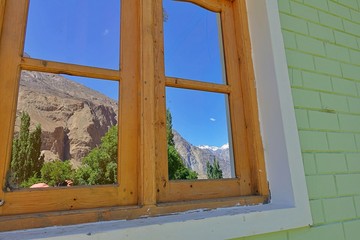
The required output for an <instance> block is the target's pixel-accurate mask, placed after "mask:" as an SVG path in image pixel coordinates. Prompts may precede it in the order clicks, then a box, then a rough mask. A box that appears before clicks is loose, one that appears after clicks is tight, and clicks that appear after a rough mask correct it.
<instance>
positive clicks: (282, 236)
mask: <svg viewBox="0 0 360 240" xmlns="http://www.w3.org/2000/svg"><path fill="white" fill-rule="evenodd" d="M233 240H287V233H286V232H275V233H269V234H261V235H255V236H251V237H246V238H237V239H233Z"/></svg>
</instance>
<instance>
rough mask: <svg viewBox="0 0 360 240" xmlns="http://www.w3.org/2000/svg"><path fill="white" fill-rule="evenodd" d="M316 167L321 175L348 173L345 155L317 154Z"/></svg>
mask: <svg viewBox="0 0 360 240" xmlns="http://www.w3.org/2000/svg"><path fill="white" fill-rule="evenodd" d="M316 166H317V169H318V173H320V174H335V173H346V172H347V165H346V159H345V155H344V154H341V153H318V154H316Z"/></svg>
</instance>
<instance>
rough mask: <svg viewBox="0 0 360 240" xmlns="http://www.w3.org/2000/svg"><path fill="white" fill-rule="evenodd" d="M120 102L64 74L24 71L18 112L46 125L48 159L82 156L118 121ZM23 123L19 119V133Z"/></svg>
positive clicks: (75, 161)
mask: <svg viewBox="0 0 360 240" xmlns="http://www.w3.org/2000/svg"><path fill="white" fill-rule="evenodd" d="M117 110H118V104H117V102H116V101H114V100H112V99H111V98H109V97H107V96H105V95H103V94H101V93H99V92H97V91H94V90H92V89H90V88H87V87H85V86H83V85H81V84H78V83H76V82H74V81H71V80H69V79H67V78H65V77H63V76H61V75H57V74H49V73H40V72H29V71H22V74H21V80H20V87H19V97H18V108H17V115H19V114H20V112H21V111H26V112H28V113H29V115H30V117H31V122H32V124H33V125H35V124H37V123H39V124H41V127H42V151H43V153H44V154H45V158H46V160H47V161H49V160H54V159H60V160H68V159H70V160H71V161H72V163H73V164H74V165H75V166H77V165H79V163H80V161H81V158H83V157H84V156H85V155H87V154H88V153H89V151H90V150H91V149H92V148H94V147H95V146H97V145H98V144H99V143H100V139H101V137H102V136H104V135H105V133H106V132H107V130H108V129H109V127H110V126H112V125H116V124H117ZM19 124H20V122H19V119H18V118H17V120H16V124H15V132H17V131H18V126H19Z"/></svg>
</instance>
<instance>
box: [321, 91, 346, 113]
mask: <svg viewBox="0 0 360 240" xmlns="http://www.w3.org/2000/svg"><path fill="white" fill-rule="evenodd" d="M320 97H321V103H322V108H323V109H327V110H334V111H341V112H348V111H349V107H348V103H347V98H346V97H345V96H339V95H335V94H328V93H321V94H320Z"/></svg>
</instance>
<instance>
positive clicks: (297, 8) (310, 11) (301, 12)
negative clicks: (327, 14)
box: [290, 2, 319, 22]
mask: <svg viewBox="0 0 360 240" xmlns="http://www.w3.org/2000/svg"><path fill="white" fill-rule="evenodd" d="M290 7H291V13H292V15H294V16H298V17H301V18H305V19H308V20H311V21H315V22H318V21H319V14H318V11H317V10H315V9H314V8H312V7H308V6H305V5H303V4H299V3H296V2H290Z"/></svg>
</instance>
